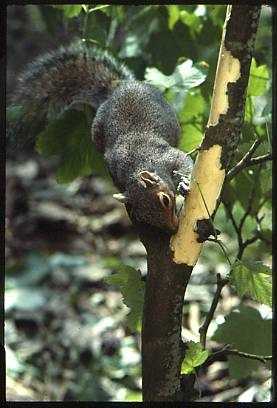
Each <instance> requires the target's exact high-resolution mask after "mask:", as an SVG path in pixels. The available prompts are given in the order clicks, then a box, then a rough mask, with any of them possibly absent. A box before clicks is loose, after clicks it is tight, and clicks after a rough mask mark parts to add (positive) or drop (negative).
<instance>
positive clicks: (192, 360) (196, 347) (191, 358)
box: [181, 341, 209, 374]
mask: <svg viewBox="0 0 277 408" xmlns="http://www.w3.org/2000/svg"><path fill="white" fill-rule="evenodd" d="M186 346H187V347H188V348H187V349H186V354H185V358H184V360H183V363H182V367H181V374H190V373H192V372H193V371H194V368H195V367H198V366H200V365H201V364H203V363H204V362H205V361H206V360H207V358H208V357H209V352H208V351H207V350H204V349H203V348H202V346H201V344H200V343H195V342H193V341H189V342H188V343H186Z"/></svg>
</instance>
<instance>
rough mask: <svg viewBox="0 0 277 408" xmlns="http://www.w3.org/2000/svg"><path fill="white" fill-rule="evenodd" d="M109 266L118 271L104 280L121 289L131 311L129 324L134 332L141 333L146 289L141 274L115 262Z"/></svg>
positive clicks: (128, 318)
mask: <svg viewBox="0 0 277 408" xmlns="http://www.w3.org/2000/svg"><path fill="white" fill-rule="evenodd" d="M107 266H110V267H113V268H114V269H116V270H117V272H116V273H115V274H114V275H111V276H108V277H106V278H104V281H105V282H107V283H108V284H109V285H116V286H118V287H119V289H120V291H121V293H122V296H123V302H124V304H125V305H126V306H127V307H128V308H129V309H130V312H129V314H128V317H127V324H128V326H129V328H130V329H131V330H133V331H139V330H140V328H141V319H142V310H143V301H144V287H145V284H144V282H143V281H142V280H141V276H140V272H139V271H137V270H136V269H134V268H132V267H131V266H128V265H124V264H123V263H121V262H119V261H116V260H113V262H112V264H111V263H108V264H107Z"/></svg>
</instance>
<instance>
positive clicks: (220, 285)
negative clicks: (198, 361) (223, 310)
mask: <svg viewBox="0 0 277 408" xmlns="http://www.w3.org/2000/svg"><path fill="white" fill-rule="evenodd" d="M228 281H229V280H228V279H227V278H225V279H222V278H221V275H220V273H218V274H217V275H216V285H217V287H216V292H215V295H214V298H213V301H212V304H211V307H210V310H209V311H208V314H207V316H206V319H205V321H204V323H203V324H202V326H201V327H200V329H199V333H200V343H201V344H202V346H203V348H206V337H207V331H208V328H209V325H210V323H211V321H212V319H213V316H214V312H215V310H216V308H217V305H218V302H219V298H220V295H221V291H222V288H223V287H224V286H225V285H226V284H227V283H228Z"/></svg>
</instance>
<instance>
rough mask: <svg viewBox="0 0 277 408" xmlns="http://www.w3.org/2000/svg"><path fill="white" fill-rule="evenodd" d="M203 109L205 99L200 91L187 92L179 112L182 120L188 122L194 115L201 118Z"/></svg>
mask: <svg viewBox="0 0 277 408" xmlns="http://www.w3.org/2000/svg"><path fill="white" fill-rule="evenodd" d="M204 110H205V100H204V98H203V96H202V95H201V94H200V93H195V92H194V93H192V92H190V93H188V94H187V96H186V99H185V103H184V106H183V109H182V111H181V112H180V114H179V117H180V120H181V121H182V122H188V121H191V120H192V119H195V118H196V117H199V116H200V118H201V116H202V115H203V113H204Z"/></svg>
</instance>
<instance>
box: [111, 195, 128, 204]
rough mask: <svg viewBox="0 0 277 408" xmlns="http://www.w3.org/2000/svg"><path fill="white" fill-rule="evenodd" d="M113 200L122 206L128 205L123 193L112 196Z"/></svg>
mask: <svg viewBox="0 0 277 408" xmlns="http://www.w3.org/2000/svg"><path fill="white" fill-rule="evenodd" d="M113 198H114V199H115V200H117V201H119V202H120V203H123V204H126V203H128V197H127V196H126V195H124V194H123V193H117V194H113Z"/></svg>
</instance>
